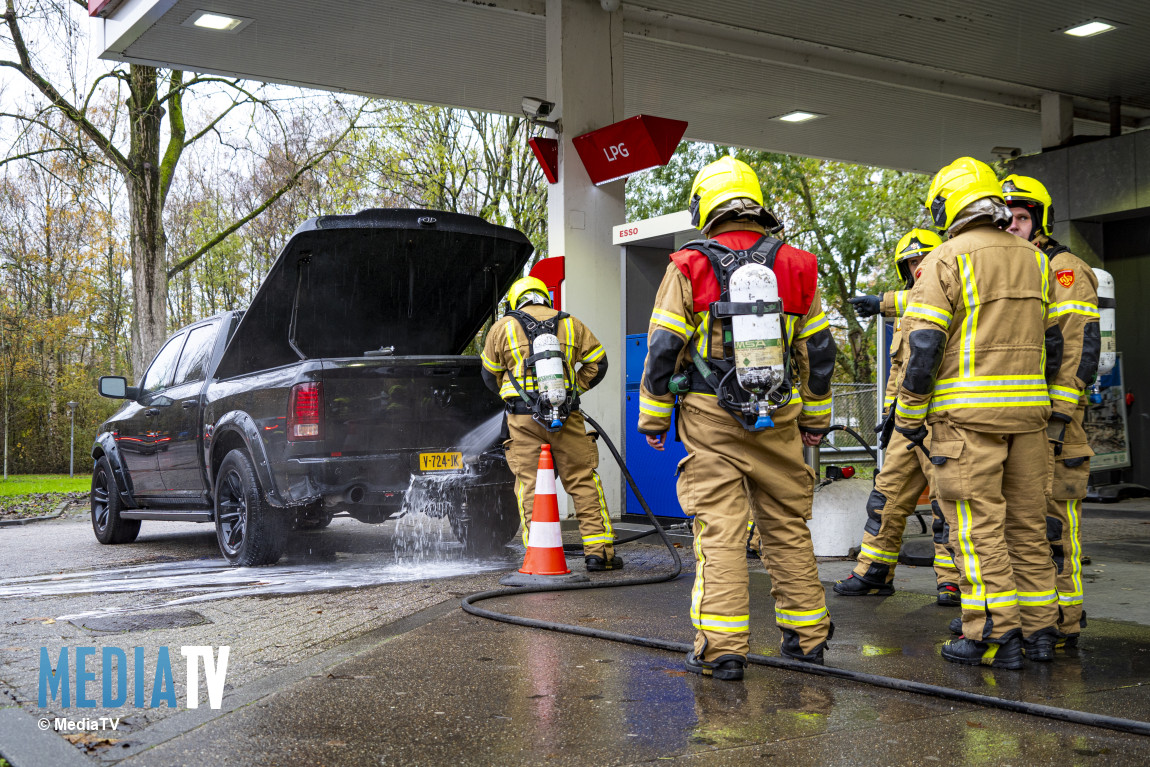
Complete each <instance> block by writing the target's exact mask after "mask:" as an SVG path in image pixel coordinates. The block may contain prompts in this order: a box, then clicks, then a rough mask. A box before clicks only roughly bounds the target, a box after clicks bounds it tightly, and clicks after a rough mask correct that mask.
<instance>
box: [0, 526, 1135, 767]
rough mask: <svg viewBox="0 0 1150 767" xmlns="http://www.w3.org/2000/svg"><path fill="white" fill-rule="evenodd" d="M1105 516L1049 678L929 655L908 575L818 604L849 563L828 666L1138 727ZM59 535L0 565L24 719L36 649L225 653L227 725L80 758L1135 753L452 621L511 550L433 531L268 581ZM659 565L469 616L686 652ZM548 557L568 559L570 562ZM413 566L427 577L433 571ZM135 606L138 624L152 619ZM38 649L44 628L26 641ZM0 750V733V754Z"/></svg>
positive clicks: (171, 724)
mask: <svg viewBox="0 0 1150 767" xmlns="http://www.w3.org/2000/svg"><path fill="white" fill-rule="evenodd" d="M1114 520H1115V521H1113V522H1111V521H1108V518H1106V517H1105V515H1103V517H1095V518H1091V517H1087V518H1085V519H1084V530H1096V531H1097V532H1095V533H1092V535H1091V537H1092V538H1093V540H1088V542H1087V543H1086V545H1085V551H1086V553H1087V554H1090V555H1091V556H1092V557H1093V562H1092V564H1091V565H1089V566H1088V567H1087V569H1086V574H1087V576H1088V577H1087V579H1086V580H1087V585H1086V588H1087V602H1088V611H1091V615H1092V618H1091V621H1090V625H1089V626H1088V628H1087V630H1086V632H1084V634H1083V639H1082V642H1081V645H1080V647H1079V648H1078V649H1077V650H1075V651H1072V652H1069V653H1059V657H1058V658H1057V659H1056V660H1055V662H1053V663H1050V664H1035V663H1029V662H1028V663H1027V665H1026V667H1025V669H1024V670H1023V671H1022V672H1010V671H995V670H991V669H987V668H981V667H960V666H953V665H950V664H946V663H944V662H943V661H942V660H941V659H940V657H939V655H938V648H939V646H940V644H941V642H942V641H944V640H945V639H946V638H948V637H949V634H948V633H947V631H946V623H947V622H948V621H949V620H950V618H951V617H953V616H954V615H956V614H957V611H956V610H953V609H946V608H940V607H937V606H936V605H935V604H934V600H933V598H932V597H931V596H930V593H929V592H930V590H931V588H932V585H933V584H932V577H931V574H930V570H929V568H903V569H901V570H900V574H899V576H898V583H899V584H900V590H899V592H898V593H896V594H895V595H894V596H892V597H887V598H853V599H848V598H841V597H834V596H832V595H830V593H829V586H830V583H831V582H832V581H833V579H834V578H836V577H842V576H844V575H845V573H846V572H847V571H848V570H849V569H850V567H851V565H852V564H853V563H850V562H824V563H821V565H820V571H821V573H822V577H823V579H824V581H826V585H827V587H828V604H829V606H830V608H831V612H832V617H833V619H834V621H835V623H836V633H835V637H834V639H833V640H832V642H831V649H830V651H829V652H828V654H827V662H828V664H830V665H835V666H839V667H842V668H848V669H855V670H859V671H866V672H870V673H876V674H884V675H889V676H892V677H898V678H902V679H909V680H915V681H922V682H927V683H930V684H938V685H944V686H949V687H954V688H958V689H963V690H970V691H973V692H978V693H982V694H987V695H994V696H1000V697H1004V698H1010V699H1015V700H1026V701H1032V702H1038V703H1043V704H1046V705H1052V706H1060V707H1069V708H1074V709H1077V710H1081V711H1088V712H1096V713H1103V714H1108V715H1112V716H1119V717H1124V718H1133V719H1139V720H1150V699H1148V697H1147V696H1148V695H1150V617H1148V616H1150V607H1148V606H1147V604H1146V602H1145V600H1142V599H1139V598H1138V591H1137V589H1136V587H1137V584H1138V582H1139V580H1138V579H1139V578H1144V576H1142V575H1141V572H1142V569H1144V563H1146V562H1150V558H1148V557H1147V554H1150V534H1147V533H1145V532H1142V531H1144V530H1147V529H1148V528H1146V527H1144V526H1143V525H1144V524H1146V523H1150V515H1143V516H1139V515H1138V514H1137V513H1132V514H1125V515H1117V516H1114ZM53 524H55V523H53ZM391 524H392V523H389V525H391ZM413 524H414V523H413ZM80 525H81V521H80V520H73V521H72V522H71V524H70V526H69V525H68V524H65V523H63V522H62V523H60V524H58V525H55V526H54V527H45V528H44V531H45V532H46V533H49V534H48V535H38V536H37V539H38V540H39V539H43V546H44V549H45V551H44V552H42V553H43V554H44V555H46V556H47V557H49V559H48V560H44V559H40V560H37V559H36V557H34V556H31V555H26V556H22V557H20V558H17V559H12V560H9V561H11V562H12V569H13V571H14V572H11V573H10V574H9V576H8V577H4V578H2V579H0V617H2V618H4V620H0V624H2V628H3V631H4V633H5V634H6V635H7V638H6V639H5V640H4V643H5V644H13V645H15V644H16V643H19V644H20V645H21V646H20V647H15V646H10V647H3V648H0V650H3V651H4V652H0V661H3V663H0V672H2V673H0V682H4V683H5V684H6V685H7V686H8V687H9V688H10V690H12V691H14V693H11V695H12V697H14V698H15V699H16V700H17V702H20V703H21V705H22V706H23V708H24V709H25V710H26V711H28V712H29V713H30V714H34V713H35V711H36V708H35V706H34V705H33V703H32V701H31V700H30V695H31V692H30V690H32V689H33V683H32V681H31V680H32V679H33V678H34V669H23V670H21V669H20V668H19V666H20V664H19V663H18V662H12V661H19V660H20V659H21V658H22V656H23V655H25V654H27V655H29V657H30V656H31V655H32V651H33V650H34V648H35V645H36V644H38V643H48V644H50V645H51V646H52V647H53V648H54V647H55V646H56V645H52V644H51V643H52V642H55V643H56V644H70V645H73V646H75V645H78V644H97V645H99V644H125V643H128V644H132V643H142V644H146V645H149V646H150V645H152V644H171V645H179V644H195V643H210V644H223V643H225V641H226V642H230V643H232V644H233V654H234V655H233V657H234V660H233V667H232V668H230V670H229V675H228V681H229V684H228V687H227V689H226V691H225V695H224V706H223V709H221V710H219V711H211V710H208V709H205V708H200V709H198V710H188V709H183V710H179V711H176V712H167V711H157V710H150V711H147V712H134V711H125V712H123V713H125V714H127V715H128V718H129V720H131V719H132V718H133V717H135V718H137V719H138V721H137V722H135V723H132V722H131V721H129V723H128V724H129V726H128V730H127V732H126V734H122V735H119V736H117V737H119V738H122V739H123V738H126V739H124V740H123V741H122V742H119V743H116V744H114V745H113V746H111V747H96V748H89V749H87V750H86V753H87V754H88V756H85V757H83V758H85V759H89V760H91V763H104V764H112V763H117V764H123V765H183V764H187V765H203V764H228V765H305V764H307V765H310V764H326V765H361V764H363V765H366V764H371V765H398V764H414V765H441V764H458V765H487V764H508V765H514V764H532V765H537V764H563V765H567V764H570V765H583V764H604V765H614V764H640V763H647V762H664V761H680V762H687V763H700V764H790V765H805V764H828V765H840V764H841V765H852V767H854V766H855V765H860V764H861V765H871V764H874V765H882V764H915V765H922V764H970V765H1003V764H1009V765H1036V764H1060V765H1061V764H1071V765H1100V764H1105V765H1107V767H1110V765H1124V764H1147V763H1150V738H1146V737H1139V736H1134V735H1127V734H1121V733H1114V732H1108V731H1105V730H1101V729H1097V728H1091V727H1086V726H1082V725H1073V724H1066V723H1062V722H1055V721H1050V720H1044V719H1039V718H1035V717H1031V716H1025V715H1021V714H1012V713H1006V712H1000V711H994V710H990V709H985V708H980V707H976V706H973V705H970V704H965V703H955V702H951V701H945V700H938V699H933V698H927V697H923V696H919V695H913V694H909V693H902V692H895V691H890V690H884V689H879V688H874V687H868V686H864V685H859V684H856V683H850V682H843V681H836V680H832V679H827V678H824V677H817V676H812V675H805V674H800V673H796V672H792V671H785V670H778V669H772V668H766V667H751V668H750V669H748V671H747V676H746V679H745V680H744V681H742V682H737V683H724V682H717V681H714V680H711V679H704V678H701V677H697V676H695V675H692V674H689V673H687V672H686V671H684V670H683V667H682V664H681V658H680V657H678V656H677V655H675V654H672V653H667V652H663V651H658V650H650V649H644V648H640V647H634V646H630V645H623V644H618V643H612V642H605V641H602V640H597V639H592V638H584V637H577V636H571V635H564V634H558V633H553V632H545V631H539V630H534V629H527V628H521V627H517V626H511V625H507V624H502V623H495V622H492V621H488V620H485V619H482V618H478V617H474V616H470V615H467V614H465V613H463V612H462V611H461V610H460V609H459V608H458V596H459V595H460V594H465V593H470V592H472V591H475V590H479V589H482V588H491V587H493V586H494V584H495V581H496V579H497V577H498V576H499V575H500V574H501V573H503V572H508V571H510V570H512V569H514V567H515V562H516V560H517V558H518V556H519V553H518V552H517V551H516V549H515V548H511V549H509V550H508V552H507V556H504V557H501V558H496V559H493V560H489V561H486V562H469V561H459V560H458V557H457V556H456V554H454V553H453V551H454V550H453V548H452V544H451V543H450V542H448V541H446V540H444V539H443V531H442V526H441V527H440V528H434V529H433V530H432V531H431V533H430V535H431V540H432V543H434V544H435V545H433V546H432V548H439V549H441V551H440V554H439V555H437V556H434V557H432V558H431V561H423V562H413V561H412V560H413V559H417V558H418V557H417V554H416V552H415V551H414V550H413V549H412V544H410V543H409V541H410V540H415V539H419V540H421V541H424V542H426V540H427V538H428V535H429V533H428V531H427V530H420V531H418V535H415V536H414V537H413V536H412V535H409V534H408V533H409V532H411V531H407V532H405V531H404V530H402V529H399V530H396V529H393V527H389V526H363V525H358V524H357V523H351V522H350V521H346V522H340V521H338V520H337V523H336V524H334V525H333V526H332V528H331V529H330V530H328V531H324V532H322V533H318V534H309V535H307V536H303V537H300V538H299V539H297V541H296V542H295V543H294V544H293V547H292V551H291V553H290V554H289V556H288V557H286V558H285V560H284V562H283V565H281V566H280V567H276V568H259V569H258V570H252V571H248V572H246V573H245V572H242V571H238V570H231V569H228V568H223V567H221V566H220V565H219V562H218V560H216V559H215V557H214V556H213V552H212V551H211V546H212V541H211V539H210V537H208V535H206V533H207V532H208V531H207V529H206V526H199V527H198V528H197V527H196V526H193V525H182V526H172V527H171V528H166V527H163V526H152V527H151V529H150V530H148V533H149V535H148V536H147V537H145V536H141V538H142V543H143V545H135V546H133V547H99V546H95V545H91V544H90V542H88V540H87V538H86V537H85V534H84V533H85V531H84V530H83V529H82V527H81V526H80ZM1104 527H1105V530H1104V529H1103V528H1104ZM436 530H438V532H436ZM1107 531H1108V532H1107ZM88 534H90V531H88ZM20 535H21V536H23V537H21V538H18V539H17V538H9V539H6V540H7V541H10V542H12V543H15V542H17V541H20V542H21V543H22V545H26V544H27V543H28V542H29V541H31V540H32V538H30V537H29V536H30V535H32V534H31V533H29V532H28V531H26V530H25V531H23V532H21V533H20ZM448 535H449V534H448ZM436 536H438V538H437V537H436ZM1084 537H1085V536H1084ZM4 543H5V540H0V545H3V544H4ZM7 550H8V551H9V552H11V551H12V550H13V549H11V548H9V549H7ZM25 550H27V549H25ZM681 552H682V553H683V555H684V559H685V560H686V565H687V570H688V572H686V573H685V574H684V575H683V576H680V578H678V579H677V580H675V581H673V582H669V583H664V584H658V585H651V586H641V587H623V588H618V589H607V590H597V591H585V592H574V593H566V594H562V595H560V594H536V595H525V596H520V597H507V598H500V599H497V600H491V601H488V602H485V603H483V604H484V606H485V607H489V608H492V609H496V610H500V611H506V612H511V613H514V614H517V615H523V616H528V617H536V618H541V619H545V620H555V621H561V622H567V623H572V624H575V625H579V626H585V627H592V628H600V629H605V630H610V631H617V632H622V633H629V634H637V635H645V636H654V637H659V638H663V639H667V640H670V641H676V642H689V641H690V640H691V637H692V635H693V631H692V629H691V628H690V626H689V620H688V616H687V610H688V606H689V599H690V587H691V573H690V569H691V567H692V566H693V564H692V562H691V560H690V555H689V549H687V548H685V549H682V550H681ZM622 553H623V554H624V556H625V557H626V558H627V559H628V569H627V570H625V571H624V572H623V573H622V574H618V575H617V574H611V575H607V576H604V575H602V574H595V575H593V577H595V578H597V579H599V578H604V577H607V578H611V579H617V578H619V577H626V576H632V577H633V576H638V575H640V574H642V575H649V574H652V573H654V572H657V571H660V570H663V569H665V568H666V567H667V566H668V565H669V561H670V558H669V556H668V555H667V553H666V552H665V550H661V549H660V548H659V547H657V546H653V545H649V544H636V545H633V546H627V547H625V549H623V550H622ZM384 555H386V556H384ZM51 557H59V558H60V559H58V560H51ZM69 560H70V562H71V563H72V566H69V564H66V562H68V561H69ZM37 562H38V563H37ZM49 562H51V563H52V566H49V564H48V563H49ZM569 562H570V565H571V567H572V569H574V570H581V569H582V562H581V559H579V558H578V557H571V558H570V559H569ZM75 563H87V565H86V566H76V564H75ZM748 564H749V567H750V569H751V570H752V572H751V574H750V579H751V588H752V619H751V620H752V648H751V649H752V652H755V653H760V654H764V655H774V654H776V653H777V646H778V632H777V629H776V628H775V627H774V624H773V618H772V616H773V612H772V607H773V603H772V600H771V597H770V593H769V591H770V582H769V578H768V577H767V576H766V574H765V573H764V572H762V568H761V565H760V564H759V563H757V562H754V561H751V562H749V563H748ZM412 566H414V567H415V572H416V573H417V574H416V575H414V576H412V575H410V574H409V573H408V569H409V568H410V567H412ZM421 567H422V568H423V569H422V570H420V569H419V568H421ZM429 567H431V568H432V569H427V568H429ZM434 567H440V568H442V569H441V570H440V571H438V575H437V574H436V572H437V571H435V570H434ZM85 573H87V574H85ZM157 578H158V579H159V580H156V579H157ZM413 578H414V579H413ZM161 586H162V588H161ZM30 587H31V590H29V588H30ZM22 589H23V591H22ZM37 589H39V590H40V592H39V594H38V593H37ZM185 600H189V601H185ZM1090 605H1097V610H1095V608H1094V607H1091V606H1090ZM33 606H35V609H34V607H33ZM41 607H42V608H43V609H40V608H41ZM93 607H96V608H97V609H91V608H93ZM8 608H11V609H8ZM377 608H378V610H377ZM1096 613H1097V614H1099V615H1101V616H1104V617H1100V618H1095V617H1093V616H1094V615H1095V614H1096ZM25 614H34V615H39V616H49V615H52V616H56V617H57V618H58V619H59V620H57V621H56V622H55V623H53V624H52V625H41V624H40V623H31V624H29V623H25V621H40V620H41V619H40V618H17V617H16V616H22V615H25ZM157 615H158V616H161V617H160V618H156V620H158V621H159V624H158V627H157V626H151V625H150V624H148V622H147V621H148V620H150V619H151V618H155V616H157ZM369 615H371V616H373V619H372V620H367V619H366V617H367V616H369ZM5 616H7V617H5ZM69 616H75V617H72V618H69ZM201 617H203V618H206V621H205V620H200V618H201ZM47 620H50V619H45V622H46V621H47ZM101 621H103V622H102V623H101ZM53 632H55V633H53ZM49 634H51V635H52V636H53V637H55V638H54V639H51V640H49V639H43V638H39V637H46V636H48V635H49ZM25 647H26V648H27V652H25V649H24V648H25ZM13 651H20V652H13ZM25 665H27V664H25ZM177 676H179V674H178V675H177ZM4 686H5V685H0V691H2V690H3V688H4ZM181 695H182V692H181ZM3 705H4V701H3V698H0V707H2V706H3ZM0 713H3V712H0ZM71 713H72V714H75V713H76V712H75V711H74V710H73V711H72V712H71ZM0 724H2V723H0ZM3 732H4V731H3V727H0V734H2V733H3ZM4 748H5V743H4V741H3V738H0V753H4ZM76 753H77V754H80V751H76ZM44 763H50V762H44ZM14 764H15V767H21V765H20V763H19V762H16V763H14Z"/></svg>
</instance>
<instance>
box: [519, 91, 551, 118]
mask: <svg viewBox="0 0 1150 767" xmlns="http://www.w3.org/2000/svg"><path fill="white" fill-rule="evenodd" d="M554 108H555V102H554V101H547V100H545V99H537V98H534V97H533V96H524V97H523V114H525V115H527V118H528V119H529V120H538V119H540V118H545V117H547V115H549V114H551V110H552V109H554Z"/></svg>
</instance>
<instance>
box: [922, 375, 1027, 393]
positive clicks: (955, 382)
mask: <svg viewBox="0 0 1150 767" xmlns="http://www.w3.org/2000/svg"><path fill="white" fill-rule="evenodd" d="M1003 389H1021V390H1025V391H1029V390H1038V389H1046V377H1045V376H1042V375H1013V376H971V377H969V378H943V379H940V380H939V381H938V382H937V383H936V384H935V385H934V393H935V395H936V396H937V395H939V394H947V393H954V392H960V391H964V392H965V391H1001V390H1003Z"/></svg>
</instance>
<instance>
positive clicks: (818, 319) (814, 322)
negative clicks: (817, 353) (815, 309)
mask: <svg viewBox="0 0 1150 767" xmlns="http://www.w3.org/2000/svg"><path fill="white" fill-rule="evenodd" d="M830 326H831V322H830V320H828V319H827V315H825V314H823V313H822V312H819V313H818V314H816V315H815V316H814V317H812V318H811V320H810V322H808V323H807V324H806V326H804V327H803V332H801V333H799V340H802V339H804V338H809V337H810V336H813V335H814V334H815V333H818V332H819V331H820V330H825V329H826V328H829V327H830Z"/></svg>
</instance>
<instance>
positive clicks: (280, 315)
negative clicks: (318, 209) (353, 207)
mask: <svg viewBox="0 0 1150 767" xmlns="http://www.w3.org/2000/svg"><path fill="white" fill-rule="evenodd" d="M531 251H532V246H531V243H530V242H529V241H528V240H527V238H526V237H525V236H524V235H523V234H521V233H520V232H518V231H516V230H514V229H509V228H507V227H502V226H496V225H494V224H490V223H488V222H487V221H484V220H483V219H481V218H478V217H476V216H468V215H464V214H459V213H445V212H441V211H428V210H405V209H371V210H365V211H362V212H360V213H356V214H355V215H350V216H322V217H319V218H313V219H308V220H307V221H306V222H304V224H303V225H301V226H300V227H299V228H298V229H297V230H296V231H295V233H294V234H293V235H292V237H291V239H290V240H289V241H288V243H287V245H286V246H285V247H284V249H283V251H282V252H281V253H280V255H279V257H278V258H277V259H276V261H275V263H274V264H272V267H271V270H270V271H269V272H268V276H267V278H266V279H265V280H264V282H263V284H262V285H260V288H259V290H258V291H257V292H256V295H255V297H254V298H253V299H252V303H251V306H249V307H248V310H247V312H246V313H245V314H244V318H243V320H242V322H241V323H240V325H239V327H238V328H237V329H236V332H235V335H234V336H233V337H232V340H231V342H230V343H229V344H228V348H227V350H226V351H225V352H224V356H223V359H222V360H221V362H220V365H219V368H218V373H217V375H218V377H220V378H228V377H231V376H235V375H241V374H243V373H248V372H251V371H254V370H263V369H267V368H272V367H278V366H280V365H286V364H290V363H292V362H295V361H297V360H299V359H300V358H301V355H302V356H303V357H306V358H308V359H316V358H325V357H360V356H364V355H365V353H367V352H369V351H373V350H379V349H382V348H385V347H394V352H393V353H394V354H395V355H397V356H399V355H451V354H460V353H462V352H463V350H464V349H465V348H466V347H467V344H468V343H469V342H470V341H471V340H472V338H474V337H475V334H476V333H477V332H478V331H479V329H480V328H481V327H482V326H483V323H484V321H485V320H486V319H488V318H489V317H491V315H492V313H493V311H494V309H495V306H496V305H497V304H498V302H499V300H500V299H501V298H502V297H503V296H504V295H505V294H506V292H507V289H508V288H509V287H510V286H511V283H512V282H514V281H515V279H516V278H517V277H518V276H519V275H520V274H521V272H522V270H523V266H524V264H526V263H527V259H528V257H529V256H530V255H531ZM293 344H294V348H293Z"/></svg>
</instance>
